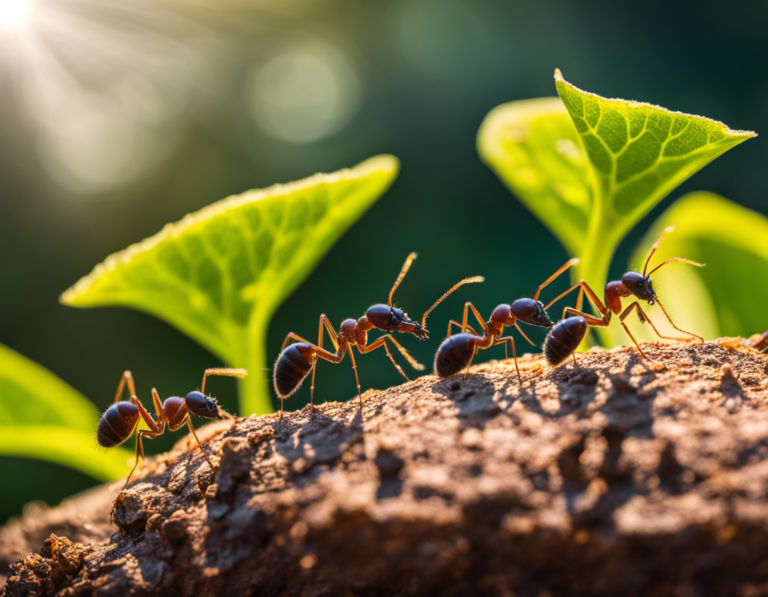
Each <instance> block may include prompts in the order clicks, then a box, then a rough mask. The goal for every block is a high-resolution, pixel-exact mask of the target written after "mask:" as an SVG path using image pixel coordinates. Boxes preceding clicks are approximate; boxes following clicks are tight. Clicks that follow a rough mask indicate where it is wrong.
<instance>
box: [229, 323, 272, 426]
mask: <svg viewBox="0 0 768 597" xmlns="http://www.w3.org/2000/svg"><path fill="white" fill-rule="evenodd" d="M262 330H263V331H262ZM254 335H255V336H256V337H255V338H252V339H251V342H250V346H249V350H248V352H247V356H246V358H245V363H243V364H240V363H237V364H235V365H233V366H235V367H245V368H246V369H247V370H248V377H245V378H243V379H241V380H239V384H238V387H239V390H240V412H239V413H238V414H239V415H240V416H242V417H248V416H250V415H252V414H254V413H255V414H257V415H264V414H269V413H273V412H275V411H274V408H273V407H272V398H271V396H270V392H269V381H268V380H269V375H270V371H269V370H267V369H266V367H267V359H266V351H265V346H266V340H267V339H266V327H264V328H261V329H260V330H259V332H258V333H256V334H254Z"/></svg>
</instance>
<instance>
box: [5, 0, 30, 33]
mask: <svg viewBox="0 0 768 597" xmlns="http://www.w3.org/2000/svg"><path fill="white" fill-rule="evenodd" d="M27 17H29V0H0V27H4V28H6V29H13V28H16V27H19V26H20V25H22V24H23V23H24V22H25V21H26V20H27Z"/></svg>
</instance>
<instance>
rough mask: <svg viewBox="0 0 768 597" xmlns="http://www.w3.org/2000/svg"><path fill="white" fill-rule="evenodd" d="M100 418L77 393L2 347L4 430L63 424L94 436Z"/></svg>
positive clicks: (0, 388) (0, 400)
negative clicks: (19, 426)
mask: <svg viewBox="0 0 768 597" xmlns="http://www.w3.org/2000/svg"><path fill="white" fill-rule="evenodd" d="M99 416H100V415H99V411H98V410H96V407H95V406H94V405H93V404H92V403H91V402H89V401H88V400H87V399H86V398H85V396H83V395H82V394H80V393H79V392H78V391H77V390H75V389H74V388H72V387H71V386H69V385H67V384H66V383H64V382H63V381H62V380H61V379H59V378H58V377H56V376H55V375H53V373H51V372H50V371H48V370H47V369H44V368H43V367H41V366H40V365H38V364H36V363H33V362H32V361H30V360H29V359H27V358H25V357H23V356H21V355H20V354H19V353H17V352H14V351H13V350H11V349H10V348H8V347H7V346H3V345H0V427H7V426H16V425H61V426H63V427H69V428H71V429H79V430H81V431H85V432H88V433H91V434H94V433H95V432H96V424H97V423H98V421H99Z"/></svg>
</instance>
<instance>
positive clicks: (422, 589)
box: [0, 343, 768, 597]
mask: <svg viewBox="0 0 768 597" xmlns="http://www.w3.org/2000/svg"><path fill="white" fill-rule="evenodd" d="M645 346H647V348H646V351H647V354H648V356H649V357H650V359H649V360H648V361H641V360H639V359H638V358H637V353H636V350H635V349H631V348H623V349H618V350H615V351H610V352H606V351H593V352H590V353H586V354H582V355H580V356H579V363H578V365H574V363H573V362H572V361H571V362H569V363H568V364H566V365H564V366H561V367H560V368H558V369H554V370H552V369H550V368H548V367H547V366H546V365H544V362H543V360H542V359H540V358H529V359H526V360H524V361H521V365H523V380H524V383H523V387H522V389H521V388H520V387H519V386H518V383H517V379H516V377H515V374H514V366H513V365H512V363H511V362H509V361H505V362H501V363H489V364H486V365H481V366H478V367H476V368H474V369H473V371H472V374H471V375H470V376H469V377H468V378H467V379H466V380H464V379H462V378H461V377H454V378H450V379H447V380H438V379H437V378H435V377H434V376H425V377H422V378H420V379H418V380H416V381H413V382H411V383H407V384H404V385H402V386H398V387H394V388H391V389H389V390H387V391H381V392H374V391H370V392H368V393H366V394H365V396H364V398H365V407H364V409H363V411H362V413H361V412H359V411H358V407H357V402H356V401H352V402H349V403H332V404H325V405H323V406H321V407H319V408H317V409H315V410H314V411H310V410H308V409H306V410H304V411H301V412H295V413H290V414H288V415H286V417H285V419H284V420H282V421H281V420H279V418H278V417H277V415H271V416H265V417H258V418H256V417H252V418H248V419H237V420H236V421H234V422H227V423H226V424H225V429H226V430H225V431H223V432H221V433H219V434H218V435H216V434H213V437H212V439H210V441H209V443H207V447H208V449H209V450H210V451H211V453H212V454H213V458H214V462H215V463H216V465H217V472H216V474H215V476H214V475H211V473H210V472H209V470H208V466H207V465H206V464H205V461H204V460H203V459H202V457H201V455H200V453H199V451H195V450H192V451H185V450H181V449H180V450H176V451H173V452H170V453H168V454H165V455H161V456H159V457H157V459H155V460H154V461H152V460H150V461H148V462H147V463H146V464H144V465H142V467H141V468H140V469H139V474H138V475H137V477H136V479H135V480H134V481H132V483H131V485H130V486H129V488H128V489H127V490H126V491H124V492H122V493H119V494H118V490H119V487H120V486H119V485H117V486H116V487H113V488H111V489H110V488H107V489H100V490H98V491H97V493H96V494H95V495H88V496H85V497H81V498H79V499H80V500H81V502H80V505H79V506H78V505H77V503H75V505H74V506H73V505H72V504H70V505H69V506H64V507H65V508H66V507H69V508H70V513H71V512H72V511H74V512H77V513H78V516H79V517H80V518H76V519H74V520H70V521H69V522H63V521H64V520H66V519H67V518H68V516H62V514H61V511H59V510H51V511H47V512H46V511H40V510H37V511H35V512H32V513H30V514H28V515H27V517H26V518H25V519H24V520H22V521H17V522H14V523H12V524H11V525H9V526H8V527H6V528H5V529H3V530H1V531H0V561H1V560H2V558H5V559H6V561H13V559H15V558H16V557H19V555H20V554H19V551H22V553H23V552H26V551H27V550H28V549H32V550H34V551H36V552H37V553H36V554H34V555H30V556H28V557H26V559H24V560H23V561H20V562H19V563H16V564H15V565H14V566H13V568H12V569H11V570H10V572H9V574H10V577H9V580H8V582H7V585H6V587H5V589H4V591H5V592H4V593H3V592H2V591H0V594H4V595H5V596H6V597H11V596H16V595H27V594H33V595H66V596H71V597H74V596H79V595H99V596H101V595H128V594H132V595H157V594H174V595H198V596H202V595H227V596H229V597H234V596H237V595H257V594H258V595H301V596H307V597H308V596H320V595H438V594H441V595H561V594H578V595H638V594H657V595H676V596H696V595H729V596H732V595H743V596H753V595H768V458H767V457H768V357H766V356H765V355H763V354H759V353H757V352H755V351H752V350H750V349H745V348H738V347H736V343H733V346H732V347H728V346H723V345H722V344H718V343H707V344H695V343H691V344H687V343H680V344H671V345H664V344H653V345H650V344H649V345H645ZM105 492H106V493H105ZM113 498H116V499H115V502H114V507H113V510H112V519H113V521H114V524H115V525H116V526H108V525H106V524H105V522H106V520H107V519H106V517H107V516H108V511H109V506H110V505H111V504H110V501H111V499H113ZM87 504H90V506H88V505H87ZM83 517H84V518H83ZM88 518H90V519H91V521H90V522H88V521H87V520H86V519H88ZM46 521H49V522H50V525H49V526H48V527H46V525H47V524H48V522H46ZM50 532H53V533H55V534H54V535H52V536H50V538H48V539H47V540H45V544H44V545H42V546H41V542H42V540H43V539H44V538H45V536H47V534H48V533H50ZM110 535H111V537H110ZM63 536H66V537H68V539H66V538H64V537H63ZM83 542H85V543H87V542H92V543H93V544H92V545H83V544H82V543H83ZM41 547H42V549H40V548H41ZM14 549H15V550H16V551H14Z"/></svg>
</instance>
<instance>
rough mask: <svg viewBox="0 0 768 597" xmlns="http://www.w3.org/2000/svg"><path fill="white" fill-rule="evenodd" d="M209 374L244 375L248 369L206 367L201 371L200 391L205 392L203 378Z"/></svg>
mask: <svg viewBox="0 0 768 597" xmlns="http://www.w3.org/2000/svg"><path fill="white" fill-rule="evenodd" d="M209 375H223V376H226V377H240V378H243V377H246V376H247V375H248V371H246V370H245V369H230V368H228V367H214V368H212V369H206V370H205V373H203V383H202V384H201V385H200V393H201V394H205V378H206V377H208V376H209Z"/></svg>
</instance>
